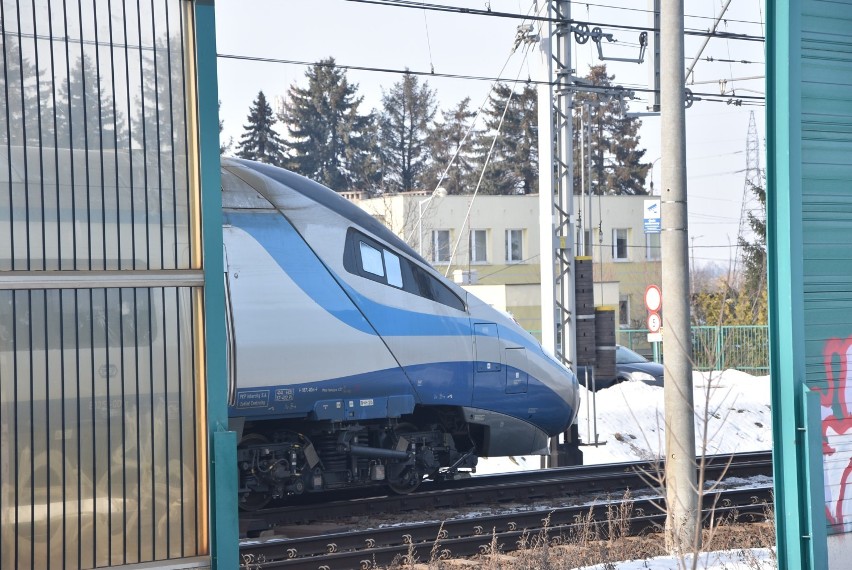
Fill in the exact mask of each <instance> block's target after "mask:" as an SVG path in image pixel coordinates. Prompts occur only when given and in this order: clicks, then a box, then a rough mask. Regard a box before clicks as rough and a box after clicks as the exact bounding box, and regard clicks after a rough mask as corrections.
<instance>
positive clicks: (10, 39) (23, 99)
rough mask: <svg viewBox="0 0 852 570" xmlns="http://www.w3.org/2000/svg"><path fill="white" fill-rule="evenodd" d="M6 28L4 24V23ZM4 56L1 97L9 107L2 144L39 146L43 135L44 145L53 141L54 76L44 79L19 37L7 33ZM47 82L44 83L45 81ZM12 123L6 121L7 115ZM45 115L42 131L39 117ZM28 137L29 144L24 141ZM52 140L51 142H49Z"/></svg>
mask: <svg viewBox="0 0 852 570" xmlns="http://www.w3.org/2000/svg"><path fill="white" fill-rule="evenodd" d="M0 25H2V22H0ZM4 40H5V41H4V42H3V45H2V53H0V57H1V58H2V59H0V65H2V66H3V67H4V69H3V72H2V73H0V94H3V96H4V97H5V108H4V110H3V112H0V144H7V143H10V144H12V145H13V146H23V145H24V144H38V142H39V140H40V137H41V136H42V133H43V140H44V144H49V145H52V144H53V142H52V140H53V111H52V94H51V86H52V83H53V78H52V77H44V78H43V77H42V75H43V74H42V73H41V72H39V70H38V69H36V67H35V64H34V63H33V62H32V61H30V59H29V58H27V57H24V56H23V54H22V53H21V46H20V43H19V41H18V37H17V36H16V35H15V34H11V33H10V34H6V35H5V36H4ZM42 79H44V80H42ZM7 112H8V115H9V122H8V123H7V122H6V113H7ZM40 116H41V119H42V121H41V132H40V131H39V117H40ZM25 135H26V141H25V140H24V138H25ZM48 141H50V142H48Z"/></svg>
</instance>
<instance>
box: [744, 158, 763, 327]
mask: <svg viewBox="0 0 852 570" xmlns="http://www.w3.org/2000/svg"><path fill="white" fill-rule="evenodd" d="M762 179H763V180H762V183H761V184H760V185H757V184H752V183H749V186H750V189H751V191H752V193H753V194H754V195H755V197H756V198H757V201H758V202H759V203H760V210H759V211H757V212H749V213H748V225H749V227H751V231H752V233H753V234H754V240H753V241H748V240H747V239H745V238H744V237H743V236H740V237H739V238H738V240H737V241H738V242H739V246H740V247H741V248H742V261H743V283H742V286H741V293H742V294H743V297H744V298H745V299H748V300H749V304H748V307H749V310H748V311H746V313H747V314H748V315H750V316H751V322H749V323H746V324H762V323H765V322H766V314H767V303H768V300H767V288H766V285H767V266H766V175H765V174H764V175H762Z"/></svg>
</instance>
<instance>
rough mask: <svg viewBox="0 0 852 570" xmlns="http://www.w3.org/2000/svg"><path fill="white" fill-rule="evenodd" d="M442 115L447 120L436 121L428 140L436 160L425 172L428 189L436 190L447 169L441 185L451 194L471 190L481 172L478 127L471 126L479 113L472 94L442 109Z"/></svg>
mask: <svg viewBox="0 0 852 570" xmlns="http://www.w3.org/2000/svg"><path fill="white" fill-rule="evenodd" d="M441 116H442V118H443V122H441V123H436V124H435V126H434V127H433V130H432V132H431V133H430V136H429V138H428V141H427V142H428V145H429V154H430V156H431V157H432V161H431V162H430V163H429V166H428V167H427V168H426V171H425V173H424V177H423V178H424V184H426V186H425V189H426V190H434V189H435V186H436V185H437V184H438V182H439V181H440V180H441V176H442V175H443V174H444V171H445V170H446V171H447V173H446V175H445V176H444V179H443V181H441V186H442V187H443V188H444V189H446V191H447V193H448V194H466V193H470V192H472V191H473V188H474V186H475V185H476V177H475V176H474V175H475V174H477V166H476V156H475V152H474V150H475V148H476V144H477V143H476V137H477V136H478V131H476V130H475V129H474V130H471V128H470V127H471V123H472V121H473V119H474V117H476V113H475V112H473V111H471V109H470V97H465V98H464V99H463V100H462V101H461V102H459V104H458V105H456V106H455V107H453V108H450V109H447V110H446V111H442V112H441ZM468 131H470V133H469V134H468ZM465 135H467V138H465ZM462 141H464V144H462ZM453 157H455V160H454V161H453V163H452V166H450V168H449V170H447V165H448V164H450V161H451V160H453ZM430 184H431V187H430Z"/></svg>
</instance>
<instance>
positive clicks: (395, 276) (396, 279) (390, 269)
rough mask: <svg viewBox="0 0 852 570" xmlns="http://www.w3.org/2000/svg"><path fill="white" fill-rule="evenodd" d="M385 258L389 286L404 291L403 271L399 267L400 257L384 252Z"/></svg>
mask: <svg viewBox="0 0 852 570" xmlns="http://www.w3.org/2000/svg"><path fill="white" fill-rule="evenodd" d="M382 254H383V255H384V258H385V271H386V272H387V278H388V285H393V286H394V287H397V288H399V289H402V269H401V268H400V265H399V257H398V256H396V255H394V254H393V253H391V252H389V251H388V250H386V249H385V250H382Z"/></svg>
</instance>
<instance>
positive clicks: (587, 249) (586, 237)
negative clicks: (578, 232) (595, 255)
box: [580, 230, 592, 257]
mask: <svg viewBox="0 0 852 570" xmlns="http://www.w3.org/2000/svg"><path fill="white" fill-rule="evenodd" d="M580 251H582V252H583V253H582V255H585V256H587V257H591V255H592V232H591V230H583V248H582V249H581V250H580Z"/></svg>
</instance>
